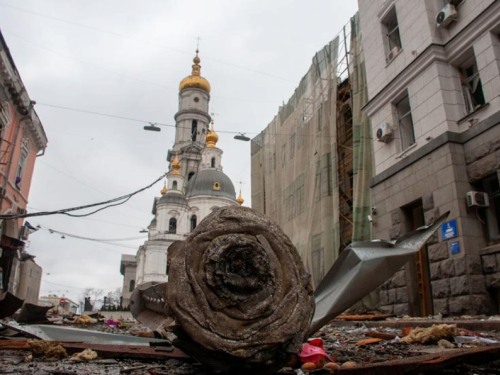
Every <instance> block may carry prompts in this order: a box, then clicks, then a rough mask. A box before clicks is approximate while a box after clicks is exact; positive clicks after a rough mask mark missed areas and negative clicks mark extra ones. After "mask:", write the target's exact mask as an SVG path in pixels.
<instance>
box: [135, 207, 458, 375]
mask: <svg viewBox="0 0 500 375" xmlns="http://www.w3.org/2000/svg"><path fill="white" fill-rule="evenodd" d="M447 216H448V213H446V214H445V215H443V216H441V217H440V218H438V219H437V220H436V221H435V222H434V223H433V224H432V225H430V226H428V227H423V228H420V229H418V230H417V231H416V232H414V233H412V234H410V235H407V236H404V237H403V238H401V239H399V240H398V241H396V242H395V243H392V242H386V241H372V242H358V243H354V244H352V246H350V247H348V248H347V249H345V250H344V251H343V252H342V253H341V256H340V257H339V259H338V260H337V261H336V262H335V264H334V265H333V267H332V269H331V270H330V271H329V272H328V274H327V276H326V277H325V279H324V280H323V281H322V282H321V283H320V285H319V286H318V289H317V290H316V293H315V294H314V301H313V299H312V291H311V284H310V277H309V275H308V274H307V272H306V271H305V269H304V267H303V265H302V262H301V260H300V258H299V256H298V253H297V251H296V250H295V248H294V246H293V244H292V243H291V241H290V239H289V238H288V237H287V236H286V235H285V234H284V233H283V232H282V231H281V229H280V228H279V227H278V226H277V225H276V224H274V223H273V222H271V221H270V220H269V219H268V218H267V217H265V216H263V215H261V214H259V213H258V212H256V211H254V210H252V209H248V208H242V207H226V208H222V209H219V210H218V211H215V212H214V213H212V214H211V215H209V216H208V217H207V218H205V219H204V220H203V221H202V222H201V223H200V225H199V226H198V227H197V228H196V229H195V230H194V231H193V232H192V233H191V235H190V236H189V237H188V238H187V239H186V240H185V241H178V242H175V243H173V244H172V245H171V246H170V247H169V261H170V272H169V280H170V281H169V284H168V288H167V285H166V283H165V284H155V285H150V286H147V285H145V286H144V287H138V288H137V289H136V290H135V291H134V293H133V295H132V297H131V301H133V304H135V307H132V309H131V310H132V313H133V315H134V316H135V317H136V318H137V319H138V320H139V321H140V322H141V323H142V324H144V325H146V326H149V327H150V328H152V329H155V330H156V331H161V330H162V329H164V328H165V325H169V326H170V328H174V327H176V330H175V331H174V333H175V334H176V335H177V336H178V341H177V342H174V345H176V346H178V347H179V348H181V349H182V350H183V351H184V352H186V353H187V354H190V355H192V356H193V357H194V358H196V359H197V360H198V361H200V362H202V363H205V364H207V365H209V366H211V367H213V368H215V369H217V370H220V371H238V372H239V373H260V374H265V373H271V372H273V371H276V370H277V369H279V368H280V367H281V366H282V365H283V364H284V363H285V362H286V361H287V359H289V358H290V356H291V355H292V354H294V353H298V352H299V351H300V349H301V345H302V342H303V341H304V339H305V337H306V335H307V334H312V333H314V332H316V331H317V330H318V329H319V328H321V327H322V326H323V325H325V324H326V323H328V322H329V321H330V320H332V319H333V318H334V317H335V316H337V315H339V314H340V313H342V312H343V311H345V310H346V309H347V308H349V307H351V306H352V305H353V304H354V303H356V302H357V301H359V300H360V299H361V298H362V297H364V296H365V295H367V294H368V293H370V292H371V291H372V290H374V289H375V288H377V287H378V286H379V285H380V284H382V283H383V282H385V281H386V280H387V279H389V278H390V277H391V276H392V275H394V273H395V272H396V271H398V270H399V269H400V268H401V267H402V266H403V265H404V264H405V263H406V262H407V261H408V260H409V259H410V258H411V256H412V255H413V254H414V253H416V252H417V251H418V250H419V249H420V248H421V247H422V246H423V245H424V244H425V242H426V241H427V240H428V239H429V238H430V237H431V236H432V234H433V233H434V232H435V231H436V230H437V229H438V228H439V226H440V225H441V224H442V223H443V222H444V221H445V219H446V217H447ZM367 280H369V282H367ZM162 289H163V290H166V295H165V293H164V292H161V290H162ZM141 300H142V301H141ZM314 304H315V306H316V310H315V312H314V314H313V309H314ZM145 310H149V312H147V313H146V311H145ZM311 318H312V320H311ZM173 320H175V324H176V326H174V322H173ZM154 327H156V328H154Z"/></svg>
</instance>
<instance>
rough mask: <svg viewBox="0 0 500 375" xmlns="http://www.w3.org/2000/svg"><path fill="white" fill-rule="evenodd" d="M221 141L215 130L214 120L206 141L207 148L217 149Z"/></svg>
mask: <svg viewBox="0 0 500 375" xmlns="http://www.w3.org/2000/svg"><path fill="white" fill-rule="evenodd" d="M218 140H219V136H218V135H217V133H216V132H215V130H214V120H212V124H211V126H210V131H209V132H208V134H207V137H206V141H207V147H211V148H212V147H215V146H216V145H217V141H218Z"/></svg>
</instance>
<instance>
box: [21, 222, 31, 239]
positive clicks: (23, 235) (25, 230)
mask: <svg viewBox="0 0 500 375" xmlns="http://www.w3.org/2000/svg"><path fill="white" fill-rule="evenodd" d="M29 235H30V229H29V228H28V227H25V226H24V225H23V226H22V227H21V228H19V239H21V240H27V239H28V236H29Z"/></svg>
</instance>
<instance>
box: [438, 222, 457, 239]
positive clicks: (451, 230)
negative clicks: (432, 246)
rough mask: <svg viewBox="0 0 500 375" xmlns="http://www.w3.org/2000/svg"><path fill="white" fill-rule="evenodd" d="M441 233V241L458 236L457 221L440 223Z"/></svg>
mask: <svg viewBox="0 0 500 375" xmlns="http://www.w3.org/2000/svg"><path fill="white" fill-rule="evenodd" d="M441 234H442V238H443V241H444V240H449V239H450V238H453V237H456V236H458V231H457V221H456V220H451V221H448V222H447V223H444V224H443V225H441Z"/></svg>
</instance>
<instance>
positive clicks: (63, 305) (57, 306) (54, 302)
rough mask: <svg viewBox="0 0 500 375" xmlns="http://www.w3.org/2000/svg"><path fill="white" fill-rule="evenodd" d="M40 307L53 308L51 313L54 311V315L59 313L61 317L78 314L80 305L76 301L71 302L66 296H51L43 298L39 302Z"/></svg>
mask: <svg viewBox="0 0 500 375" xmlns="http://www.w3.org/2000/svg"><path fill="white" fill-rule="evenodd" d="M38 305H39V306H53V308H52V309H50V310H49V311H52V312H53V313H57V314H60V315H73V314H76V312H77V311H78V307H79V305H78V303H76V302H75V301H72V300H70V299H69V298H67V297H64V296H62V297H61V296H58V295H55V294H50V295H48V296H42V297H40V299H39V300H38Z"/></svg>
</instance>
